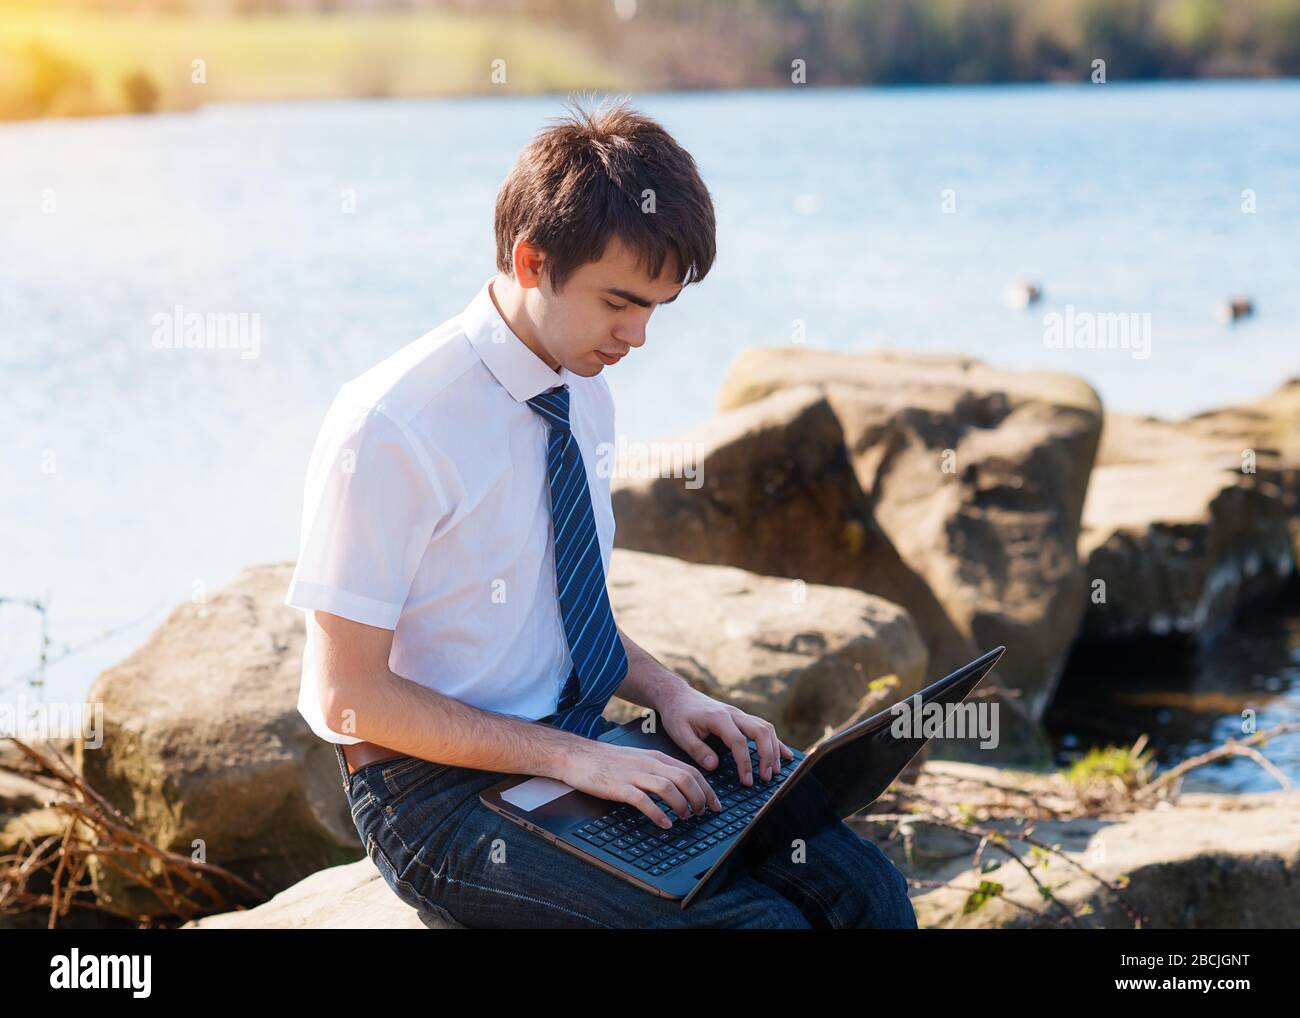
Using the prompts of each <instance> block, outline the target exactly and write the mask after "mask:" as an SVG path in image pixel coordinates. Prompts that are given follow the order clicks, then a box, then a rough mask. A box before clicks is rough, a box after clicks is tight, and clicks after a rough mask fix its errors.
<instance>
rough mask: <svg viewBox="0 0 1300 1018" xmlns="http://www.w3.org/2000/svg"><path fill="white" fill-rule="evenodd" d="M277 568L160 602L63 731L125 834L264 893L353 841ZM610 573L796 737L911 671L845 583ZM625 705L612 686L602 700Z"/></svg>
mask: <svg viewBox="0 0 1300 1018" xmlns="http://www.w3.org/2000/svg"><path fill="white" fill-rule="evenodd" d="M292 571H293V567H292V565H291V564H289V563H281V564H278V565H271V566H261V567H256V568H253V569H249V570H247V571H245V572H244V573H243V574H242V575H241V576H240V577H239V578H238V579H236V581H235V582H234V583H232V584H231V585H230V586H229V587H227V588H226V589H224V590H222V591H221V592H220V593H218V594H216V595H215V596H214V597H212V598H211V599H210V600H209V602H208V603H206V604H202V605H200V604H185V605H182V606H181V607H179V608H177V609H176V610H175V611H174V612H172V614H171V615H170V616H169V617H168V618H167V620H166V621H165V622H164V623H163V624H162V626H161V627H159V629H158V630H157V631H156V632H155V633H153V634H152V635H151V636H150V638H149V640H148V641H147V642H146V643H145V644H144V646H142V647H141V648H140V649H139V650H137V651H136V652H135V653H133V654H132V655H131V656H130V657H129V658H127V659H126V660H125V661H123V662H122V663H121V664H120V665H117V666H116V667H114V668H112V669H110V670H108V671H107V672H105V673H104V674H103V675H102V676H101V677H100V678H99V680H98V681H97V682H96V683H95V685H94V687H93V688H92V690H91V693H90V699H91V700H92V701H102V702H103V703H104V741H103V745H102V747H101V748H100V749H99V750H93V751H92V750H85V749H83V748H82V747H81V746H80V745H78V747H77V754H78V767H79V769H80V770H81V771H82V773H83V774H84V775H85V777H86V778H87V780H88V781H89V782H90V784H91V785H92V787H94V788H96V789H98V790H99V791H100V792H101V793H102V794H104V795H106V796H107V797H108V798H109V800H110V801H112V802H113V803H114V804H115V805H116V806H117V807H118V808H119V809H121V810H122V811H123V812H124V813H126V814H127V815H128V816H130V817H131V818H132V819H133V821H134V823H135V825H136V827H137V829H138V830H139V831H140V832H141V833H143V834H144V835H146V836H147V837H149V838H151V839H152V840H153V841H154V842H156V843H157V844H159V845H160V846H162V847H164V848H166V849H170V850H172V851H175V852H179V853H183V854H185V855H190V854H191V853H192V852H193V850H194V843H195V842H196V841H197V840H200V839H201V841H202V843H203V845H204V848H205V851H206V859H207V861H208V862H210V863H215V864H217V865H220V866H222V867H225V868H226V869H229V870H231V871H233V872H235V873H237V874H238V875H239V876H241V877H243V878H244V879H245V880H248V881H249V882H250V883H252V884H254V886H257V887H260V888H262V889H263V890H264V891H265V893H266V894H268V895H270V894H274V893H275V892H277V891H279V890H281V889H283V888H285V887H288V886H290V885H292V884H293V883H295V882H296V881H298V880H300V879H301V878H302V877H304V876H306V875H307V874H309V873H314V872H316V871H318V870H320V869H323V868H325V867H330V866H334V865H337V864H339V863H343V862H351V861H352V860H355V859H357V858H359V857H360V856H361V855H363V849H362V846H361V843H360V840H359V839H358V837H357V833H356V828H355V827H354V826H353V824H352V819H351V816H350V814H349V811H348V805H347V801H346V799H345V797H344V795H343V793H342V789H341V787H340V780H339V769H338V761H337V759H336V757H335V754H334V750H333V747H332V746H331V745H330V744H328V743H325V742H323V741H322V740H320V739H318V738H317V737H316V736H315V735H314V734H312V732H311V730H310V729H309V728H308V727H307V725H306V722H304V721H303V720H302V718H301V717H300V715H299V714H298V712H297V707H296V705H297V698H298V683H299V677H300V674H301V672H300V669H301V655H302V645H303V637H304V632H303V620H302V615H301V613H300V612H299V611H298V610H296V609H293V608H289V607H287V606H284V605H283V604H282V603H281V600H282V598H283V595H284V590H285V589H286V587H287V585H288V582H289V577H290V576H291V574H292ZM611 579H612V581H613V582H612V587H611V593H612V595H613V600H614V603H615V605H616V610H617V612H618V617H619V620H620V622H622V623H624V624H626V625H627V626H628V631H629V633H630V634H632V635H633V639H636V640H637V642H638V643H640V644H641V645H642V646H644V647H645V648H646V649H647V650H649V651H650V652H651V653H652V654H654V655H655V656H656V657H658V658H659V659H660V660H661V661H663V662H664V663H665V664H667V665H668V666H669V667H671V668H674V669H677V670H679V671H680V672H681V674H682V675H683V676H684V677H686V678H687V679H688V680H690V681H691V682H692V683H693V684H694V685H696V686H697V687H699V688H701V689H705V690H707V691H709V692H710V693H711V694H713V695H716V696H719V697H721V698H723V699H728V700H731V701H732V702H735V703H737V705H739V706H742V707H745V708H746V709H748V710H750V711H752V712H754V713H758V714H761V715H763V716H765V717H769V718H771V719H772V720H773V721H774V722H776V723H778V724H779V726H780V730H781V732H782V736H783V737H784V738H786V739H787V740H788V741H792V742H794V743H795V744H796V745H800V746H802V744H803V743H805V742H811V741H813V740H814V739H816V738H818V737H820V736H821V735H822V734H824V731H825V729H826V727H827V726H835V725H837V724H839V723H840V722H842V721H843V720H844V719H845V718H847V717H848V716H849V715H850V714H852V713H853V712H854V710H856V709H858V708H859V707H861V706H863V704H864V702H866V701H869V699H870V697H871V696H872V695H876V694H873V692H872V691H871V690H870V688H869V687H870V684H871V683H872V681H873V680H875V679H880V678H883V677H885V676H889V675H893V676H896V677H897V679H898V680H899V685H898V686H897V687H895V689H897V690H899V691H901V693H903V694H905V693H908V692H911V691H913V690H915V689H917V688H919V687H920V686H921V685H922V683H923V681H924V678H925V672H926V668H925V665H926V653H925V648H924V646H923V645H922V643H921V640H920V637H919V635H918V633H917V631H916V627H915V626H914V625H913V624H912V622H911V620H910V619H909V618H908V616H907V613H906V612H904V611H902V610H901V609H899V608H897V607H895V606H894V605H890V604H887V603H885V602H884V601H882V600H880V599H879V598H874V597H870V596H868V595H865V594H863V593H861V592H860V591H852V590H844V591H839V590H831V589H827V588H819V587H815V586H810V587H808V588H807V589H806V591H803V592H801V593H799V594H796V593H795V592H794V590H793V588H792V586H791V584H789V583H787V582H782V581H779V580H774V579H771V578H766V577H750V576H747V575H746V574H744V573H742V572H741V571H739V570H734V569H715V568H708V567H701V566H690V565H687V564H685V563H680V562H674V561H672V560H663V559H655V558H654V557H653V556H645V555H636V554H634V553H628V552H622V551H620V552H617V553H616V555H615V565H614V567H613V568H612V569H611ZM890 692H891V693H892V692H893V690H891V691H890ZM882 695H883V694H882ZM891 702H892V701H891ZM635 712H636V709H635V708H633V707H632V705H630V704H626V703H622V702H621V701H619V702H617V703H615V704H614V705H612V706H611V708H610V710H609V715H610V716H611V717H620V718H625V717H630V716H633V715H634V714H635ZM97 875H98V878H99V880H100V882H101V888H102V889H103V891H104V894H105V895H106V896H107V897H108V898H111V901H108V902H107V904H109V906H110V907H112V908H113V909H114V910H115V911H117V912H119V914H122V915H156V914H158V913H159V912H160V911H161V904H160V903H159V902H158V901H156V900H155V898H154V896H153V895H152V894H151V893H149V892H147V891H145V890H144V889H143V888H141V887H139V886H137V885H134V884H131V883H129V882H126V881H124V879H123V878H122V877H120V876H119V875H118V874H117V873H116V872H115V871H112V870H103V869H98V873H97Z"/></svg>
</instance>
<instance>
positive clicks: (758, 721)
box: [658, 683, 794, 785]
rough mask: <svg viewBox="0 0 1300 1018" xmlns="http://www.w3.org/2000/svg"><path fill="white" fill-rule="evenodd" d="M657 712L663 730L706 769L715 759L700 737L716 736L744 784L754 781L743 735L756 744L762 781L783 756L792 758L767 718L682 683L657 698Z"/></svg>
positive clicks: (777, 770)
mask: <svg viewBox="0 0 1300 1018" xmlns="http://www.w3.org/2000/svg"><path fill="white" fill-rule="evenodd" d="M658 712H659V720H660V723H661V724H662V725H663V730H664V732H666V733H667V734H668V736H669V738H671V739H672V740H673V742H675V743H676V744H677V745H678V746H680V747H681V748H682V749H684V750H685V751H686V752H687V753H689V754H690V755H691V757H692V758H693V759H694V760H695V761H696V762H697V763H699V765H700V766H701V767H703V768H705V769H706V770H713V768H715V767H716V766H717V765H718V761H717V759H716V754H715V753H714V752H713V750H712V749H710V748H709V746H708V745H707V744H706V743H705V742H704V740H705V739H707V738H708V737H709V736H710V735H716V736H718V738H720V739H721V740H722V741H723V743H725V744H726V746H727V748H728V749H730V750H731V754H732V756H734V757H735V758H736V771H737V773H739V775H740V780H741V781H742V782H744V783H745V784H746V785H752V784H753V783H754V776H753V773H752V771H753V767H752V766H751V764H750V759H749V744H748V742H747V741H746V739H753V740H754V745H755V746H757V747H758V770H759V774H760V775H761V776H762V778H763V780H764V781H769V780H771V778H772V777H773V776H774V775H776V774H778V773H780V771H781V768H782V766H783V763H782V761H783V760H793V759H794V751H793V750H791V749H790V747H789V746H787V745H786V744H785V743H783V742H782V741H781V740H780V739H778V738H777V737H776V729H775V728H774V727H773V726H772V724H771V722H768V721H764V720H763V719H762V718H756V717H754V716H753V715H752V714H746V713H745V712H744V711H743V710H741V709H740V708H739V707H733V706H731V705H730V704H726V703H720V702H719V701H717V700H715V699H713V698H712V697H710V696H705V695H704V694H703V693H701V692H700V691H699V690H696V689H692V688H691V687H690V686H687V685H686V684H685V683H682V685H680V686H678V687H676V688H675V689H674V690H673V691H671V692H669V693H667V694H666V695H665V696H664V697H663V698H662V699H661V701H660V703H659V705H658Z"/></svg>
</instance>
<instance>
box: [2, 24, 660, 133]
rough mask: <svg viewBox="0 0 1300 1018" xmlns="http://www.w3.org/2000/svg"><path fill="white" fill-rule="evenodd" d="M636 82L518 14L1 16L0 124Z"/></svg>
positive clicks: (578, 43)
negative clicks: (500, 78)
mask: <svg viewBox="0 0 1300 1018" xmlns="http://www.w3.org/2000/svg"><path fill="white" fill-rule="evenodd" d="M196 60H200V61H203V65H202V68H201V71H202V77H204V78H205V79H206V80H205V81H198V82H196V81H195V80H194V78H195V77H196V70H195V64H194V62H195V61H196ZM497 60H503V61H504V62H505V64H504V66H505V78H506V80H505V82H504V83H495V82H494V81H493V77H492V74H493V62H494V61H497ZM636 84H637V83H636V82H635V81H631V80H629V79H628V78H627V77H626V75H625V74H624V73H622V72H620V71H619V70H618V68H616V67H612V66H610V65H608V64H607V63H606V62H604V61H602V60H600V59H598V58H597V57H596V56H595V55H594V54H593V53H591V52H590V50H589V47H587V46H586V45H585V44H584V43H583V41H582V40H581V39H579V38H576V37H575V36H574V35H572V34H571V33H565V32H563V31H560V30H558V29H553V28H549V27H546V26H542V25H537V24H531V23H529V22H527V21H524V20H522V19H519V18H510V19H506V18H491V19H489V18H479V17H475V18H461V17H455V16H430V15H416V16H407V15H390V16H384V17H367V16H360V15H343V16H337V17H296V16H292V15H266V16H257V17H222V18H188V17H170V16H165V15H143V16H126V15H113V16H103V15H88V14H58V13H53V14H42V13H22V12H7V13H4V14H3V15H0V119H11V120H12V119H23V118H28V117H42V116H86V115H97V114H108V113H131V112H151V111H156V110H182V109H192V108H194V107H196V106H200V105H202V104H203V103H206V102H218V101H230V100H245V99H300V98H313V99H316V98H334V97H340V96H403V95H460V94H469V93H485V92H492V91H497V90H499V91H507V92H536V91H550V90H565V89H570V88H596V89H622V88H630V87H635V86H636Z"/></svg>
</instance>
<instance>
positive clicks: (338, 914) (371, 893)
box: [181, 859, 463, 930]
mask: <svg viewBox="0 0 1300 1018" xmlns="http://www.w3.org/2000/svg"><path fill="white" fill-rule="evenodd" d="M438 928H442V929H462V928H463V927H461V926H460V925H459V924H456V923H449V922H447V921H445V920H443V919H441V918H440V917H434V916H430V921H429V923H427V924H426V923H425V922H424V921H423V920H422V919H421V918H420V913H419V912H417V911H416V910H415V909H413V908H411V906H410V905H408V904H407V903H406V902H404V901H402V899H401V898H399V897H397V895H395V894H394V893H393V889H392V888H391V887H389V886H388V885H387V884H386V883H384V880H383V877H381V876H380V875H379V871H378V870H377V869H375V867H374V865H373V864H372V863H371V862H370V860H369V859H362V860H360V861H359V862H354V863H346V864H344V865H340V866H331V867H329V868H328V869H324V870H321V871H320V872H318V873H313V874H312V875H311V876H309V877H307V878H306V879H304V880H300V881H299V882H298V883H296V884H294V885H293V886H292V887H287V888H285V889H284V890H283V891H281V892H280V893H279V894H277V895H276V896H275V897H274V898H272V899H271V900H270V901H266V902H263V903H262V904H261V905H258V906H256V907H255V908H249V909H241V910H239V911H235V912H222V913H220V914H218V915H210V916H204V917H203V918H202V919H194V920H191V921H190V922H187V923H185V924H184V925H183V926H182V927H181V929H183V930H189V929H198V930H423V929H438Z"/></svg>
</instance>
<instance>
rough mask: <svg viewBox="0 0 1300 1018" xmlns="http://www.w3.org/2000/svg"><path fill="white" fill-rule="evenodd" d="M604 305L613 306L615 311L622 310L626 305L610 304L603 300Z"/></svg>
mask: <svg viewBox="0 0 1300 1018" xmlns="http://www.w3.org/2000/svg"><path fill="white" fill-rule="evenodd" d="M605 307H607V308H613V309H614V310H615V311H622V310H623V309H624V308H625V307H627V305H626V304H611V303H610V302H609V301H605Z"/></svg>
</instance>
